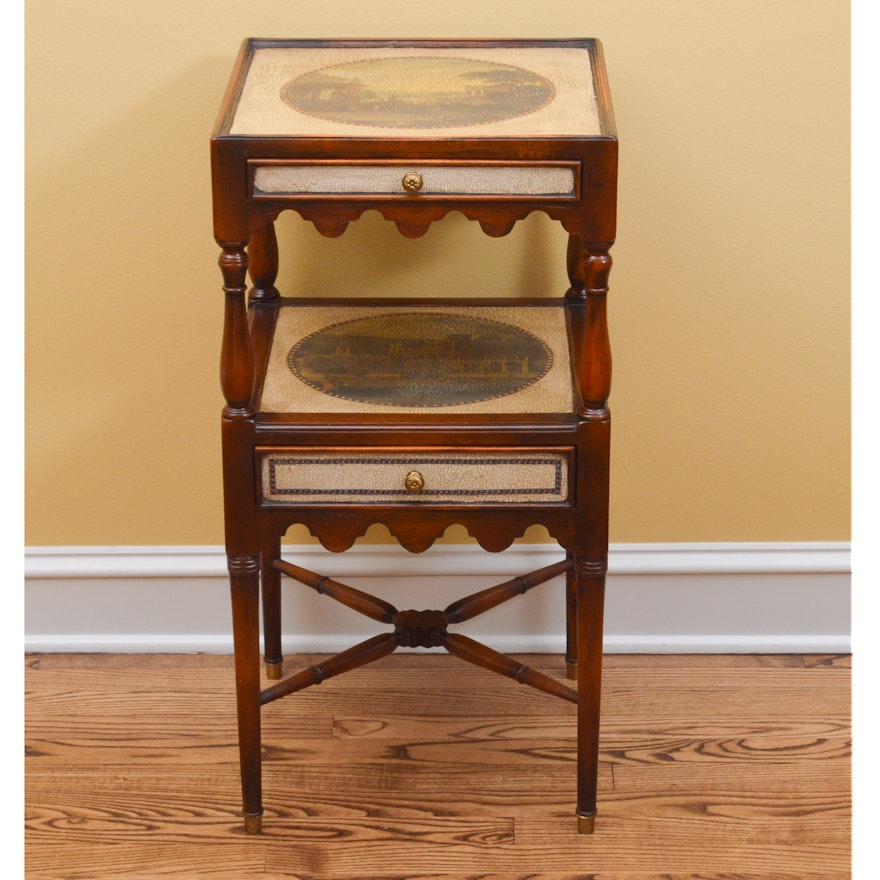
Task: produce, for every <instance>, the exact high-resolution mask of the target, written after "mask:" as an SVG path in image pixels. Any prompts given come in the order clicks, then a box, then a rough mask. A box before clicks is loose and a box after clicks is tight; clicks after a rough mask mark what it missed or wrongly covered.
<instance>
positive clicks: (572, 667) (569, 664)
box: [565, 660, 578, 681]
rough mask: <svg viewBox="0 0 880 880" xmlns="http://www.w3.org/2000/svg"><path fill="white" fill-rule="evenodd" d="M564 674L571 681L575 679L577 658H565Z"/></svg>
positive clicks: (576, 675)
mask: <svg viewBox="0 0 880 880" xmlns="http://www.w3.org/2000/svg"><path fill="white" fill-rule="evenodd" d="M565 674H566V676H568V678H569V679H570V680H571V681H577V677H578V664H577V660H566V661H565Z"/></svg>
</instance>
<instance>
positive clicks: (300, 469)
mask: <svg viewBox="0 0 880 880" xmlns="http://www.w3.org/2000/svg"><path fill="white" fill-rule="evenodd" d="M571 458H572V451H571V450H570V449H546V448H541V449H514V450H511V449H504V450H500V451H499V450H493V449H469V450H467V451H461V450H458V449H431V450H424V451H421V452H411V451H408V450H402V449H332V450H328V449H296V450H288V449H284V450H280V449H261V450H258V453H257V466H258V468H259V476H260V488H261V495H262V501H263V503H265V504H270V505H275V504H290V505H294V504H295V505H301V504H401V503H403V504H409V503H412V504H547V503H565V502H567V501H568V500H569V487H570V485H571V480H570V475H569V471H570V468H571Z"/></svg>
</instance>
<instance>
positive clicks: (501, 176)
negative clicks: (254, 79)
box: [249, 160, 580, 199]
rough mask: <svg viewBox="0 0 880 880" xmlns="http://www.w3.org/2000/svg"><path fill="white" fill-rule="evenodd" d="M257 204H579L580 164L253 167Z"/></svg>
mask: <svg viewBox="0 0 880 880" xmlns="http://www.w3.org/2000/svg"><path fill="white" fill-rule="evenodd" d="M249 165H250V173H251V175H252V177H251V192H252V194H253V196H254V197H255V198H260V197H261V196H262V197H264V198H265V197H269V198H277V197H278V196H288V197H297V196H300V197H304V196H317V195H333V196H341V195H356V196H357V195H361V196H377V195H378V196H412V197H418V196H497V195H501V196H504V195H511V196H526V197H530V196H531V197H534V198H541V197H544V198H547V197H550V198H554V199H576V198H577V195H578V183H579V177H580V175H579V173H578V172H579V169H580V165H579V163H577V162H509V163H508V162H481V163H466V162H436V163H433V162H429V163H414V164H406V163H400V162H323V163H315V162H297V161H277V162H270V161H266V160H259V161H258V160H253V161H251V162H250V163H249Z"/></svg>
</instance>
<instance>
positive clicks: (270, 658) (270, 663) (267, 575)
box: [260, 537, 284, 679]
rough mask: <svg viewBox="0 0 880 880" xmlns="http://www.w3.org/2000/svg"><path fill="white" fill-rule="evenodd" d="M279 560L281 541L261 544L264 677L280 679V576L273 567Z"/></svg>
mask: <svg viewBox="0 0 880 880" xmlns="http://www.w3.org/2000/svg"><path fill="white" fill-rule="evenodd" d="M280 556H281V539H280V538H279V537H271V538H268V539H266V540H264V541H263V547H262V551H261V554H260V560H261V561H260V586H261V589H262V595H263V642H264V646H265V647H264V650H265V653H264V656H263V659H264V662H265V664H266V677H267V678H270V679H279V678H281V673H282V666H283V661H284V656H283V655H282V653H281V572H279V571H278V569H276V568H275V566H274V565H273V563H274V561H275V560H276V559H279V558H280Z"/></svg>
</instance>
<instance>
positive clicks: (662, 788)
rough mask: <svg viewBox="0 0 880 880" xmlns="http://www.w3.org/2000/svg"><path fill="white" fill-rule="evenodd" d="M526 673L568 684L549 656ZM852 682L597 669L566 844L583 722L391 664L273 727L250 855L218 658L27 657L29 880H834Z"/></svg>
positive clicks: (716, 659) (685, 662) (282, 716)
mask: <svg viewBox="0 0 880 880" xmlns="http://www.w3.org/2000/svg"><path fill="white" fill-rule="evenodd" d="M307 662H313V658H306V657H297V658H291V662H290V664H289V666H288V669H290V668H291V667H293V666H294V665H295V664H303V663H307ZM529 662H530V663H532V664H533V665H535V666H536V667H537V668H539V669H542V670H543V671H545V672H548V673H549V674H552V675H554V676H557V677H561V674H562V671H563V664H562V662H561V660H560V658H558V657H554V656H549V655H542V656H533V657H531V658H529ZM849 666H850V662H849V658H848V657H827V656H802V655H773V656H756V655H738V656H737V655H730V656H718V655H708V656H706V655H704V656H675V655H672V656H658V655H610V656H608V657H607V658H606V668H605V690H604V697H603V700H604V702H603V711H604V714H603V721H602V746H601V747H602V759H603V763H602V766H601V771H600V779H599V797H600V801H599V810H600V812H599V818H598V820H597V826H596V833H595V835H593V836H580V835H578V834H577V833H576V821H575V816H574V798H575V791H574V785H575V778H574V768H575V765H574V760H575V749H574V733H575V727H574V724H575V719H574V712H575V707H574V706H572V705H571V704H568V703H565V702H563V701H561V700H556V699H553V698H552V697H549V696H546V695H544V694H541V693H539V692H537V691H532V690H529V689H527V688H524V687H522V686H521V685H518V684H516V683H514V682H511V681H509V680H508V679H504V678H501V677H499V676H495V675H492V674H491V673H489V672H485V671H483V670H480V669H477V668H475V667H469V666H466V665H464V664H462V663H461V662H459V661H457V660H454V659H453V658H450V657H447V656H446V655H441V656H435V655H433V654H431V655H424V654H423V655H395V656H393V657H389V658H387V659H386V660H383V661H381V662H379V663H376V664H375V665H373V666H371V667H366V668H364V669H362V670H358V671H356V672H352V673H349V674H347V675H344V676H342V677H340V678H338V679H334V680H332V681H328V682H326V683H325V684H323V685H321V686H320V687H316V688H312V689H311V690H309V691H305V692H303V693H301V694H296V695H293V696H291V697H288V698H286V699H284V700H282V701H280V702H277V703H273V704H272V705H270V706H267V707H266V708H265V709H264V754H265V759H266V760H265V770H264V798H265V805H266V814H265V816H264V834H262V835H260V836H256V837H249V836H246V835H245V834H244V833H243V831H242V829H241V823H240V819H239V818H238V811H239V809H240V802H239V787H238V765H237V751H236V746H235V741H236V733H235V721H234V719H235V708H234V700H233V673H232V665H231V659H230V658H229V657H221V656H208V655H178V656H157V655H57V654H46V655H41V656H37V655H31V656H28V657H27V658H26V672H25V675H26V685H27V699H26V722H27V727H26V744H27V756H26V759H25V774H26V777H25V780H26V838H25V843H26V876H27V878H29V880H44V878H46V880H47V878H82V880H102V878H131V880H157V878H181V880H185V878H192V880H196V878H205V880H207V878H211V880H221V878H224V880H225V878H230V880H232V878H235V880H245V878H247V880H270V878H271V880H276V878H277V880H282V878H285V880H287V878H302V880H306V878H315V880H318V878H321V880H328V878H334V880H335V878H339V880H368V878H375V880H396V878H401V880H431V878H447V880H465V878H480V880H501V878H505V880H515V878H523V880H524V878H547V880H574V878H596V880H648V878H657V880H661V878H664V880H681V878H713V880H722V878H724V880H780V878H787V880H813V878H815V880H819V878H821V880H841V878H845V877H849V876H850V817H851V809H850V806H851V801H850V782H851V780H850V766H851V765H850V747H851V736H850V668H849Z"/></svg>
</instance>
